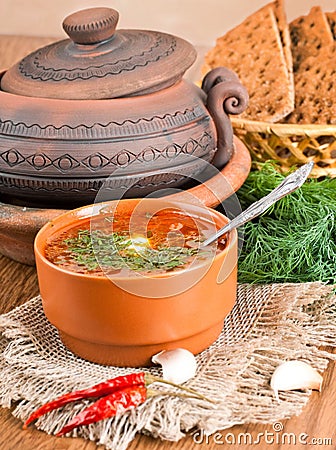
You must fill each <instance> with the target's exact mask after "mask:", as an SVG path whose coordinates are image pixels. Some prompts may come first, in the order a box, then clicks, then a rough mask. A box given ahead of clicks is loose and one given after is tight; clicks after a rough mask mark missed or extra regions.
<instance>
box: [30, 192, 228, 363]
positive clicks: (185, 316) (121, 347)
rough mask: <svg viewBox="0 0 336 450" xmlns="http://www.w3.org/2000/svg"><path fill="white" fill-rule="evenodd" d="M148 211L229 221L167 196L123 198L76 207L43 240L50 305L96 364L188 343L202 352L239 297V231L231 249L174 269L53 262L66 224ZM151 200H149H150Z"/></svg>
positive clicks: (55, 319) (46, 304) (144, 357)
mask: <svg viewBox="0 0 336 450" xmlns="http://www.w3.org/2000/svg"><path fill="white" fill-rule="evenodd" d="M140 202H141V206H143V205H145V206H146V211H155V210H157V208H159V209H161V208H165V207H174V208H178V209H181V210H182V211H186V212H190V213H192V214H194V215H196V216H198V217H200V218H206V220H209V217H210V218H211V220H213V221H214V222H215V223H216V225H217V226H219V227H220V226H223V225H224V224H225V223H226V222H227V219H226V217H225V216H223V215H222V214H220V213H219V212H217V211H214V210H212V209H209V208H204V207H200V206H197V205H191V204H186V203H184V202H183V203H180V202H178V201H168V200H163V199H144V200H139V199H138V200H122V201H121V202H119V203H118V205H117V206H116V202H107V203H100V204H96V205H94V206H86V207H82V208H80V209H77V210H73V211H70V212H68V213H66V214H64V215H62V216H59V217H57V218H56V219H55V220H53V221H52V222H50V223H48V224H47V225H45V226H44V227H43V228H42V229H41V230H40V231H39V233H38V234H37V237H36V240H35V255H36V265H37V273H38V279H39V286H40V292H41V296H42V301H43V308H44V311H45V314H46V316H47V318H48V319H49V321H50V322H51V323H52V324H53V325H55V327H56V328H57V329H58V331H59V335H60V337H61V339H62V341H63V343H64V344H65V345H66V347H67V348H68V349H70V350H71V351H72V352H73V353H75V354H76V355H78V356H81V357H82V358H84V359H87V360H89V361H92V362H96V363H100V364H107V365H119V366H144V365H149V364H150V358H151V356H152V355H153V354H155V353H157V352H159V351H161V350H164V349H173V348H177V347H183V348H186V349H188V350H190V351H191V352H193V353H194V354H196V353H198V352H201V351H202V350H204V349H205V348H207V347H208V346H209V345H211V344H212V343H213V342H214V341H215V340H216V338H217V337H218V335H219V334H220V332H221V330H222V327H223V321H224V318H225V317H226V315H227V314H228V313H229V312H230V311H231V309H232V307H233V305H234V303H235V299H236V278H237V233H236V231H233V232H232V233H230V234H229V236H228V243H227V246H226V248H225V249H224V251H222V252H220V253H218V254H217V255H216V256H215V257H214V258H213V259H212V260H211V259H209V260H207V261H206V262H204V263H203V264H202V265H198V266H191V267H188V268H186V269H181V270H179V271H177V272H173V273H171V272H170V273H165V274H153V275H150V276H146V277H139V276H135V275H134V276H132V275H130V276H128V277H125V278H122V277H115V278H113V279H110V278H108V277H107V276H93V275H86V274H77V273H74V272H70V271H67V270H65V269H62V268H60V267H59V266H56V265H54V264H52V263H51V262H49V261H48V260H47V259H46V258H45V256H44V251H45V246H46V242H47V241H48V239H51V238H52V237H53V236H55V234H56V233H57V232H59V231H60V230H64V229H65V228H66V229H69V228H71V227H73V226H76V225H78V224H80V222H81V221H83V220H85V219H86V218H88V217H95V216H96V215H99V214H101V212H102V211H103V210H104V211H106V210H107V209H109V210H113V208H117V209H118V211H119V212H120V213H123V212H128V211H134V209H135V208H136V207H138V205H139V204H140ZM142 202H144V203H142Z"/></svg>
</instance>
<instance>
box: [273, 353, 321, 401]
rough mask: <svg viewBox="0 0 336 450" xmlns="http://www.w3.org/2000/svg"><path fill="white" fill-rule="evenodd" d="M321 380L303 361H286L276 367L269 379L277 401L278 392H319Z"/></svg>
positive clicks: (315, 371)
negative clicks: (303, 390) (299, 390)
mask: <svg viewBox="0 0 336 450" xmlns="http://www.w3.org/2000/svg"><path fill="white" fill-rule="evenodd" d="M322 382H323V378H322V376H321V375H320V374H319V373H318V372H317V370H315V369H314V368H313V367H312V366H310V365H309V364H307V363H305V362H303V361H286V362H284V363H282V364H280V366H278V367H277V368H276V369H275V371H274V373H273V375H272V378H271V388H272V389H273V391H274V395H275V398H276V399H277V400H278V401H279V395H278V392H279V391H291V390H295V389H314V390H318V391H321V388H322Z"/></svg>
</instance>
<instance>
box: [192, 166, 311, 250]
mask: <svg viewBox="0 0 336 450" xmlns="http://www.w3.org/2000/svg"><path fill="white" fill-rule="evenodd" d="M313 167H314V162H313V161H311V162H309V163H307V164H304V165H303V166H301V167H300V168H299V169H298V170H296V171H295V172H293V173H291V174H290V175H288V177H286V178H285V179H284V180H283V181H282V183H280V184H279V186H277V187H276V188H275V189H273V191H271V192H270V193H269V194H268V195H266V196H265V197H263V198H261V199H260V200H258V201H256V202H255V203H252V205H251V206H249V207H248V208H247V209H245V211H243V212H242V213H241V214H239V216H237V217H235V218H234V219H232V220H231V221H230V222H229V223H228V224H227V225H225V226H224V227H223V228H221V229H220V230H218V231H217V233H216V234H214V235H213V236H210V237H209V238H208V239H206V240H205V241H203V242H201V243H200V244H199V248H202V247H206V246H207V245H209V244H212V243H213V242H214V241H216V240H217V239H218V238H219V237H221V236H223V234H225V233H228V232H229V231H231V230H234V229H235V228H237V227H240V225H243V224H244V223H246V222H249V221H250V220H252V219H254V218H255V217H257V216H259V215H260V214H262V213H263V212H264V211H266V209H267V208H269V207H270V206H271V205H273V204H274V203H275V202H277V201H278V200H280V199H281V198H283V197H285V196H286V195H288V194H290V193H292V192H294V191H295V190H296V189H298V188H299V187H301V186H302V185H303V183H304V182H305V180H306V179H307V177H308V175H309V174H310V172H311V171H312V169H313Z"/></svg>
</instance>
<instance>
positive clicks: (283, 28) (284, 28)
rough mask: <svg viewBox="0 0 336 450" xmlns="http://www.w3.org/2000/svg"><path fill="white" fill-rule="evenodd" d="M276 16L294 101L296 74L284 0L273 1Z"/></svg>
mask: <svg viewBox="0 0 336 450" xmlns="http://www.w3.org/2000/svg"><path fill="white" fill-rule="evenodd" d="M270 6H272V8H273V11H274V14H275V18H276V21H277V25H278V28H279V33H280V39H281V43H282V48H283V52H284V56H285V59H286V63H287V70H288V77H289V82H290V85H291V86H292V90H291V92H290V95H292V97H293V102H294V76H293V57H292V50H291V38H290V33H289V26H288V23H287V17H286V12H285V5H284V0H275V2H274V3H271V4H270Z"/></svg>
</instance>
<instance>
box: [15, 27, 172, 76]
mask: <svg viewBox="0 0 336 450" xmlns="http://www.w3.org/2000/svg"><path fill="white" fill-rule="evenodd" d="M119 39H120V42H121V43H124V42H126V43H127V46H130V48H134V46H135V45H136V44H137V45H139V41H140V42H142V43H143V44H144V47H146V48H147V47H148V50H144V51H142V52H140V53H137V54H132V55H130V56H129V57H128V58H125V57H123V58H122V59H121V58H120V59H117V60H115V61H113V62H112V63H106V62H104V63H101V64H99V59H98V60H97V59H95V61H96V64H88V60H87V59H85V60H84V61H83V63H82V64H81V65H80V66H77V67H64V66H62V63H63V64H64V61H60V64H59V65H57V66H56V67H50V60H51V59H54V57H55V54H54V53H56V52H57V48H56V49H55V44H50V45H48V46H47V47H44V48H42V49H41V50H37V51H36V53H35V55H34V57H33V58H32V57H30V56H29V57H26V58H23V59H22V61H21V62H20V64H19V72H20V73H21V75H22V76H23V77H26V78H31V79H32V80H39V81H50V80H52V81H54V82H60V83H62V82H64V80H67V81H74V80H89V79H91V78H93V79H94V78H97V79H99V78H105V77H110V76H111V75H122V74H123V73H124V72H131V71H132V70H135V69H137V68H140V67H146V66H148V65H150V64H151V63H156V62H158V61H160V59H162V58H166V57H168V56H169V55H171V54H172V53H173V52H174V51H175V49H176V45H177V43H176V39H175V38H174V37H173V36H171V35H165V34H162V33H156V32H151V33H149V32H145V33H144V32H140V31H135V30H134V31H132V30H130V31H127V34H126V36H124V35H123V33H122V32H121V31H120V32H119ZM100 48H101V47H100ZM66 50H68V52H69V53H71V52H73V51H74V44H73V43H72V42H70V43H69V44H68V45H67V46H66ZM56 55H57V53H56ZM104 60H105V55H104ZM81 62H82V61H81V60H80V59H79V60H78V63H79V64H80V63H81Z"/></svg>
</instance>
